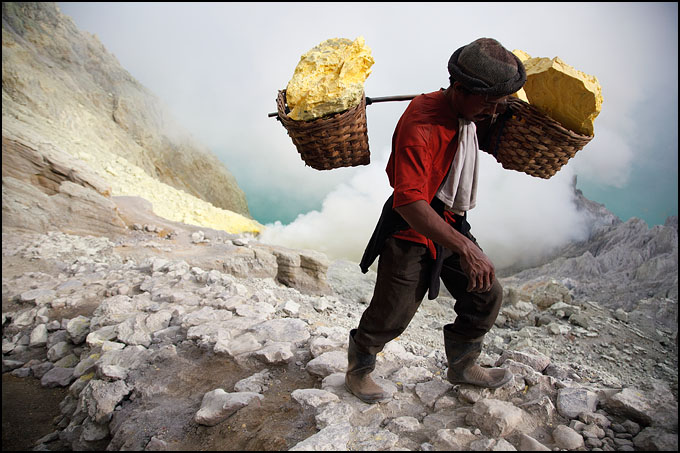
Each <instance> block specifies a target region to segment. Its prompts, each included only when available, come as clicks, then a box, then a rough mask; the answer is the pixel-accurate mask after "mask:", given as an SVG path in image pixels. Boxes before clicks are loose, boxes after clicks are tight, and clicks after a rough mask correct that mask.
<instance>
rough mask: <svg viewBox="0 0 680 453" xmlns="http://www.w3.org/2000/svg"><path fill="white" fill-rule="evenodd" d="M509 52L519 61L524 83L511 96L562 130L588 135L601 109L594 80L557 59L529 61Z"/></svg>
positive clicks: (521, 52) (599, 92) (520, 54)
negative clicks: (521, 87)
mask: <svg viewBox="0 0 680 453" xmlns="http://www.w3.org/2000/svg"><path fill="white" fill-rule="evenodd" d="M513 53H514V54H515V55H517V57H518V58H519V59H520V60H522V62H523V63H524V67H525V68H526V71H527V82H526V84H525V85H524V88H523V89H522V90H520V91H518V92H517V93H515V96H517V97H519V98H520V99H523V100H525V101H527V102H529V103H530V104H531V105H533V106H535V107H536V108H538V109H539V110H540V111H541V112H543V113H545V114H546V115H548V116H549V117H551V118H553V119H555V120H557V121H558V122H559V123H560V124H561V125H562V126H564V127H565V128H567V129H570V130H572V131H574V132H577V133H579V134H582V135H588V136H592V135H593V134H594V126H593V122H594V120H595V118H596V117H597V115H599V113H600V110H602V100H603V98H602V87H601V86H600V83H599V82H598V80H597V77H595V76H591V75H588V74H586V73H584V72H581V71H579V70H577V69H575V68H574V67H572V66H570V65H568V64H567V63H565V62H564V61H562V60H561V59H560V58H559V57H555V58H553V59H549V58H531V56H530V55H529V54H527V53H526V52H523V51H521V50H514V51H513ZM522 91H523V92H524V93H525V98H523V97H522Z"/></svg>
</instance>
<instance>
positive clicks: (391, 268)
mask: <svg viewBox="0 0 680 453" xmlns="http://www.w3.org/2000/svg"><path fill="white" fill-rule="evenodd" d="M448 70H449V74H450V78H449V79H450V85H449V87H448V88H447V89H446V90H443V89H442V90H440V91H436V92H433V93H428V94H423V95H420V96H417V97H416V98H415V99H413V101H411V103H410V105H409V106H408V108H407V109H406V111H405V112H404V114H403V115H402V117H401V119H400V120H399V122H398V124H397V127H396V129H395V132H394V136H393V138H392V153H391V155H390V159H389V162H388V164H387V169H386V171H387V174H388V178H389V182H390V185H391V186H392V187H393V188H394V192H393V195H392V196H391V197H390V199H388V200H387V202H386V203H385V206H384V208H383V212H382V215H381V217H380V220H379V221H378V225H377V226H376V229H375V232H374V233H373V237H372V238H371V241H370V242H369V244H368V247H367V249H366V251H365V253H364V257H363V259H362V262H361V268H362V270H363V271H364V273H365V272H367V271H368V267H369V266H370V265H371V264H372V263H373V261H374V260H375V258H376V257H377V256H378V255H380V259H379V263H378V275H377V280H376V284H375V290H374V294H373V298H372V300H371V303H370V305H369V306H368V308H367V309H366V310H365V311H364V313H363V315H362V317H361V320H360V322H359V326H358V328H357V329H352V330H351V331H350V336H349V346H348V369H347V373H346V377H345V385H346V387H347V389H348V390H349V391H350V392H352V393H353V394H354V395H356V396H357V397H358V398H359V399H361V400H362V401H365V402H368V403H374V402H377V401H380V400H383V399H385V398H386V397H387V395H386V393H385V392H384V390H383V389H382V388H381V387H380V386H379V385H378V384H376V383H375V381H373V379H372V378H371V377H370V373H371V372H372V371H373V370H374V368H375V357H376V354H377V353H378V352H380V351H381V350H382V349H383V347H384V346H385V344H386V343H388V342H389V341H391V340H393V339H394V338H396V337H397V336H399V335H400V334H401V333H402V332H403V331H404V330H405V329H406V327H407V326H408V324H409V322H410V321H411V319H412V318H413V316H414V315H415V313H416V311H417V309H418V307H419V306H420V303H421V301H422V299H423V297H424V296H425V292H426V291H428V290H429V298H430V299H434V298H435V297H436V296H437V294H438V291H439V282H440V278H441V281H443V282H444V285H445V286H446V288H447V289H448V290H449V292H450V293H451V295H453V297H454V298H455V299H456V303H455V306H454V309H455V311H456V314H457V317H456V320H455V322H454V323H452V324H447V325H445V326H444V328H443V331H444V345H445V350H446V356H447V361H448V372H447V378H448V380H449V381H450V382H451V383H454V384H459V383H467V384H473V385H477V386H481V387H486V388H497V387H500V386H502V385H504V384H505V383H506V382H508V381H509V380H510V379H511V378H512V374H511V373H510V372H509V371H508V370H506V369H502V368H482V367H480V366H479V365H477V364H476V363H475V361H476V359H477V357H478V356H479V355H480V353H481V349H482V343H483V337H484V335H485V334H486V333H487V332H488V331H489V330H490V329H491V327H492V326H493V323H494V322H495V320H496V317H497V316H498V312H499V310H500V307H501V301H502V294H503V290H502V288H501V286H500V284H499V283H498V281H497V280H496V278H495V275H494V266H493V264H492V263H491V261H490V260H489V258H488V257H487V256H486V255H485V254H484V253H483V251H482V250H481V248H480V247H479V246H478V245H477V243H476V241H475V239H474V237H473V236H472V235H471V234H470V232H469V230H470V226H469V224H468V223H467V220H466V211H467V210H469V209H472V208H473V207H474V206H475V203H476V200H475V193H476V186H477V184H476V178H477V168H478V166H477V160H476V155H477V152H478V142H477V137H476V132H475V124H474V122H475V121H483V120H485V119H488V118H490V117H491V116H492V115H494V114H496V113H497V111H498V110H499V109H501V108H502V105H503V103H504V101H505V100H506V99H507V96H508V95H510V94H512V93H514V92H516V91H517V90H519V89H520V88H521V87H522V86H523V85H524V82H525V81H526V73H525V69H524V66H523V65H522V62H521V61H520V60H519V59H518V58H517V57H515V56H514V55H513V54H512V53H511V52H509V51H508V50H507V49H505V48H504V47H503V46H502V45H501V44H500V43H499V42H498V41H496V40H494V39H489V38H481V39H478V40H476V41H473V42H472V43H470V44H469V45H467V46H463V47H461V48H459V49H458V50H456V52H454V53H453V55H452V56H451V58H450V60H449V64H448Z"/></svg>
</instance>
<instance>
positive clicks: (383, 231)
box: [359, 194, 476, 300]
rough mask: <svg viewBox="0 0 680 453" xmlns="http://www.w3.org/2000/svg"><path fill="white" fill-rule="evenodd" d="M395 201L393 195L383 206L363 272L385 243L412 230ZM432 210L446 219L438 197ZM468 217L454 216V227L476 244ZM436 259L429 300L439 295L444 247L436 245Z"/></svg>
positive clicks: (432, 205)
mask: <svg viewBox="0 0 680 453" xmlns="http://www.w3.org/2000/svg"><path fill="white" fill-rule="evenodd" d="M393 201H394V194H392V195H391V196H390V197H389V198H388V199H387V201H386V202H385V204H384V205H383V208H382V212H381V213H380V218H379V219H378V223H377V224H376V226H375V230H373V235H372V236H371V239H370V240H369V241H368V245H367V246H366V249H365V250H364V255H363V257H362V258H361V262H360V263H359V266H360V267H361V272H362V273H364V274H365V273H366V272H368V268H369V267H371V265H372V264H373V262H374V261H375V259H376V258H377V257H378V255H380V252H382V249H383V246H384V245H385V241H386V240H387V239H388V238H389V237H390V236H392V235H393V234H394V233H396V232H397V231H403V230H407V229H409V228H410V226H409V224H408V222H406V220H404V218H403V217H402V216H401V215H399V213H398V212H397V211H396V210H394V209H393V208H392V204H393ZM430 206H431V207H432V209H434V210H435V212H436V213H437V214H438V215H439V216H440V217H442V218H444V208H445V207H444V203H443V202H442V201H441V200H439V199H438V198H437V197H435V198H434V200H432V203H430ZM466 217H467V216H466V215H465V214H464V215H458V214H453V218H454V221H455V222H454V224H453V225H452V226H453V228H455V229H456V230H457V231H459V232H460V233H461V234H463V235H464V236H466V237H467V238H469V239H470V240H472V241H473V242H475V243H476V241H475V238H474V237H473V236H472V235H471V234H470V224H469V223H468V221H467V220H466ZM434 246H435V251H436V257H435V259H434V263H433V265H432V268H431V271H430V285H429V288H428V293H427V298H428V299H429V300H432V299H435V298H436V297H437V296H438V295H439V288H440V280H439V276H440V274H441V271H442V266H443V263H444V253H443V252H444V247H443V246H441V245H439V244H437V243H436V242H435V243H434Z"/></svg>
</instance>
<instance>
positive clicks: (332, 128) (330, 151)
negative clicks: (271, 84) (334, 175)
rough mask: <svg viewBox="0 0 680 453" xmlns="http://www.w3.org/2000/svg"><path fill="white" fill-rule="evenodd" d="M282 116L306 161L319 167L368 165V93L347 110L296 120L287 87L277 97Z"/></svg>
mask: <svg viewBox="0 0 680 453" xmlns="http://www.w3.org/2000/svg"><path fill="white" fill-rule="evenodd" d="M276 107H277V110H278V119H279V121H281V124H283V127H285V128H286V130H287V131H288V135H289V136H290V138H291V139H292V140H293V144H295V147H296V148H297V150H298V152H299V153H300V157H301V158H302V160H303V161H304V162H305V163H306V164H307V165H309V166H310V167H312V168H314V169H316V170H330V169H333V168H339V167H355V166H358V165H368V164H369V163H370V162H371V155H370V151H369V149H368V128H367V126H366V96H365V94H364V95H362V99H361V103H360V104H359V105H358V106H356V107H354V108H351V109H349V110H346V111H344V112H340V113H336V114H333V115H329V116H324V117H321V118H317V119H314V120H309V121H296V120H294V119H292V118H290V117H289V116H288V112H289V111H290V110H289V109H288V105H287V104H286V90H280V91H279V94H278V96H277V98H276Z"/></svg>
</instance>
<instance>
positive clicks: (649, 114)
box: [59, 2, 678, 253]
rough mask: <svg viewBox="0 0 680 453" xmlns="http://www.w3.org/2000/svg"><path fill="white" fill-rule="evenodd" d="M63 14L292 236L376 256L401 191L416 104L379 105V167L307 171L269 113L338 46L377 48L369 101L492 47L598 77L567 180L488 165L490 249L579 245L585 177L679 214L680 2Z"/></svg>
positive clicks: (631, 204) (635, 210)
mask: <svg viewBox="0 0 680 453" xmlns="http://www.w3.org/2000/svg"><path fill="white" fill-rule="evenodd" d="M59 6H60V9H61V11H62V12H63V13H65V14H66V15H68V16H70V17H71V18H73V20H74V21H75V23H76V25H77V26H78V27H79V28H80V29H81V30H83V31H87V32H90V33H93V34H96V35H97V36H98V38H99V39H100V40H101V42H102V43H103V44H104V46H105V47H106V48H107V49H108V50H109V51H110V52H112V53H113V54H114V55H115V56H116V57H117V58H118V60H119V61H120V63H121V65H122V66H123V67H124V68H125V69H127V70H128V71H129V72H130V73H131V75H132V76H133V77H135V78H136V79H137V80H139V81H140V82H141V83H142V84H143V85H145V86H146V87H147V88H149V89H150V90H151V91H152V92H154V93H155V94H156V95H157V96H159V97H160V98H161V99H162V100H163V101H164V102H165V103H166V104H167V105H168V106H169V108H170V109H171V111H172V112H173V113H174V115H175V116H176V117H177V118H178V119H179V120H180V121H181V123H182V124H183V125H184V126H185V127H186V128H187V129H188V130H189V131H190V132H191V133H192V134H193V135H194V136H195V137H196V138H197V139H199V140H200V141H201V142H202V143H204V144H205V145H207V146H208V147H209V148H210V149H211V150H212V151H213V152H214V153H215V154H216V155H218V157H220V159H221V160H222V161H223V162H224V163H225V164H226V165H227V167H228V168H229V169H230V170H231V171H232V173H234V175H235V176H236V178H237V180H238V182H239V185H240V186H241V187H242V188H243V189H244V191H245V192H246V196H247V197H248V201H249V205H250V209H251V213H252V214H253V216H254V217H255V218H256V219H258V220H260V221H261V222H263V223H269V222H273V221H274V220H280V221H281V222H282V224H283V225H279V226H277V228H278V231H280V233H281V235H283V236H285V235H288V236H290V237H292V236H299V235H300V234H302V235H305V234H308V233H305V232H309V231H312V230H313V231H317V232H318V231H321V230H324V228H330V229H329V230H328V234H330V235H333V234H336V233H335V231H337V230H334V229H333V228H340V230H341V231H348V230H350V231H356V232H357V234H356V236H358V239H357V241H358V242H360V243H361V244H365V242H366V240H367V237H366V235H369V236H370V232H371V231H372V228H373V225H374V224H375V221H376V219H377V216H378V215H379V210H380V207H381V206H382V203H383V201H384V199H385V198H386V196H387V195H388V194H389V187H388V182H387V177H386V175H385V172H384V166H385V161H386V159H387V156H388V154H389V151H390V148H389V147H390V142H391V136H392V132H393V129H394V126H395V124H396V122H397V120H398V119H399V116H400V115H401V113H402V112H403V110H404V108H405V107H406V103H405V102H392V103H381V104H374V105H371V106H369V107H367V115H368V131H369V145H370V148H371V157H372V163H371V165H369V166H367V167H355V168H343V169H336V170H331V171H317V170H313V169H311V168H310V167H305V165H304V162H303V161H302V160H301V159H300V157H299V155H298V153H297V150H296V149H295V147H294V145H293V143H292V141H291V140H290V138H289V137H288V135H287V134H286V130H285V129H284V128H283V127H282V126H281V124H280V123H279V122H278V121H276V120H275V119H272V118H268V117H267V113H268V112H274V111H275V110H276V103H275V99H276V94H277V90H279V89H283V88H285V86H286V84H287V83H288V81H289V80H290V78H291V76H292V74H293V71H294V69H295V66H296V65H297V63H298V61H299V59H300V56H301V55H302V54H303V53H305V52H306V51H308V50H309V49H311V48H312V47H314V46H316V45H317V44H319V43H320V42H322V41H324V40H326V39H328V38H334V37H343V38H349V39H354V38H356V37H357V36H363V37H364V38H365V40H366V45H367V46H368V47H370V48H371V49H372V55H373V57H374V59H375V64H374V65H373V68H372V74H371V75H370V76H369V77H368V79H367V81H366V84H365V89H366V94H367V95H368V96H374V97H375V96H388V95H396V94H417V93H423V92H430V91H435V90H437V89H439V88H440V87H445V86H447V84H448V73H447V71H446V63H447V61H448V59H449V57H450V55H451V53H453V51H454V50H456V49H457V48H458V47H460V46H462V45H465V44H467V43H469V42H471V41H473V40H474V39H477V38H479V37H493V38H496V39H498V40H499V41H500V42H501V43H503V44H504V45H505V46H506V47H507V48H508V49H510V50H512V49H516V48H519V49H522V50H524V51H526V52H527V53H529V54H530V55H531V56H534V57H549V58H552V57H555V56H559V57H560V58H561V59H562V60H564V61H565V62H567V63H568V64H570V65H572V66H574V67H575V68H576V69H579V70H581V71H583V72H586V73H588V74H591V75H594V76H596V77H597V78H598V79H599V82H600V84H601V85H602V93H603V97H604V103H603V106H602V112H601V113H600V115H599V116H598V118H597V119H596V120H595V138H594V139H593V140H592V141H591V142H590V143H589V144H588V145H587V146H586V147H585V148H584V149H583V150H581V151H580V152H579V153H577V154H576V156H575V157H574V158H573V159H572V160H570V161H569V164H568V165H566V166H565V167H563V169H562V170H561V171H560V172H559V173H558V174H557V175H556V176H555V177H553V178H551V179H550V180H541V179H538V178H533V177H530V176H527V175H525V174H523V173H519V172H514V171H508V170H503V169H502V168H501V167H500V165H499V164H497V163H495V162H494V161H493V160H492V159H484V160H483V162H482V168H481V170H480V175H481V178H482V182H481V183H480V184H481V185H480V189H479V190H480V193H479V195H478V207H477V208H475V210H473V211H471V213H470V217H471V223H472V225H473V229H474V230H473V231H475V230H476V231H478V232H479V233H480V234H481V235H483V236H487V237H488V239H487V240H489V241H490V242H492V243H494V242H497V243H498V244H503V243H504V241H505V242H507V240H508V239H507V238H499V239H497V240H496V239H494V238H496V237H497V236H494V235H498V233H499V231H500V230H502V231H503V232H504V233H506V234H511V237H513V238H522V237H524V236H525V235H528V239H527V240H531V239H532V238H533V240H535V238H536V237H537V236H540V237H542V238H543V239H542V240H539V241H538V242H540V243H542V241H547V242H548V243H549V242H551V241H555V240H556V237H557V236H558V235H559V234H558V233H560V232H562V231H563V230H565V231H564V234H565V235H567V236H569V235H578V234H581V232H580V230H581V227H582V222H581V220H582V219H577V218H575V217H574V212H573V205H572V204H571V195H570V191H569V190H568V188H569V184H570V182H571V178H572V176H573V175H574V174H576V175H577V176H578V187H579V188H581V189H583V190H584V193H585V194H586V196H588V197H589V198H590V199H593V200H595V201H598V202H601V203H604V204H605V205H606V206H607V207H608V208H609V209H610V210H612V211H613V212H614V213H615V214H617V215H618V216H619V217H621V218H622V219H623V220H627V219H628V218H629V217H631V216H636V217H640V218H643V219H644V220H646V221H647V222H648V224H650V226H651V225H654V224H660V223H661V224H662V223H663V222H664V220H665V218H666V216H668V215H677V203H678V132H677V131H678V129H677V124H678V45H677V42H678V5H677V3H422V2H419V3H69V2H65V3H63V2H62V3H59ZM336 202H337V203H338V205H336V204H334V203H336ZM539 208H540V209H539ZM342 209H347V211H342ZM298 214H299V215H300V216H299V218H298V219H297V221H296V222H295V225H288V224H290V223H291V222H292V221H293V220H294V219H295V218H296V216H298ZM355 218H356V219H357V220H353V219H355ZM359 218H360V219H359ZM355 221H356V222H360V225H359V224H355V223H353V222H355ZM329 224H334V226H332V227H331V226H329ZM478 224H480V226H478ZM481 224H483V225H484V226H482V225H481ZM512 224H516V226H515V227H514V228H511V226H510V225H512ZM286 225H288V227H286ZM311 225H314V226H313V227H312V226H311ZM321 225H324V226H321ZM529 225H530V226H529ZM480 228H481V230H480ZM485 228H486V230H485ZM275 229H276V228H275ZM367 229H368V233H366V230H367ZM550 235H553V236H554V237H553V238H550V237H548V236H550ZM560 237H563V236H560ZM478 238H479V237H478ZM323 241H326V242H328V236H324V239H323ZM480 242H481V241H480ZM516 242H518V243H520V242H521V240H520V239H517V240H516ZM482 245H483V244H482ZM342 247H345V246H342ZM347 247H348V246H347ZM499 247H501V248H502V246H500V245H499ZM518 253H522V252H521V251H520V252H518Z"/></svg>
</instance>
